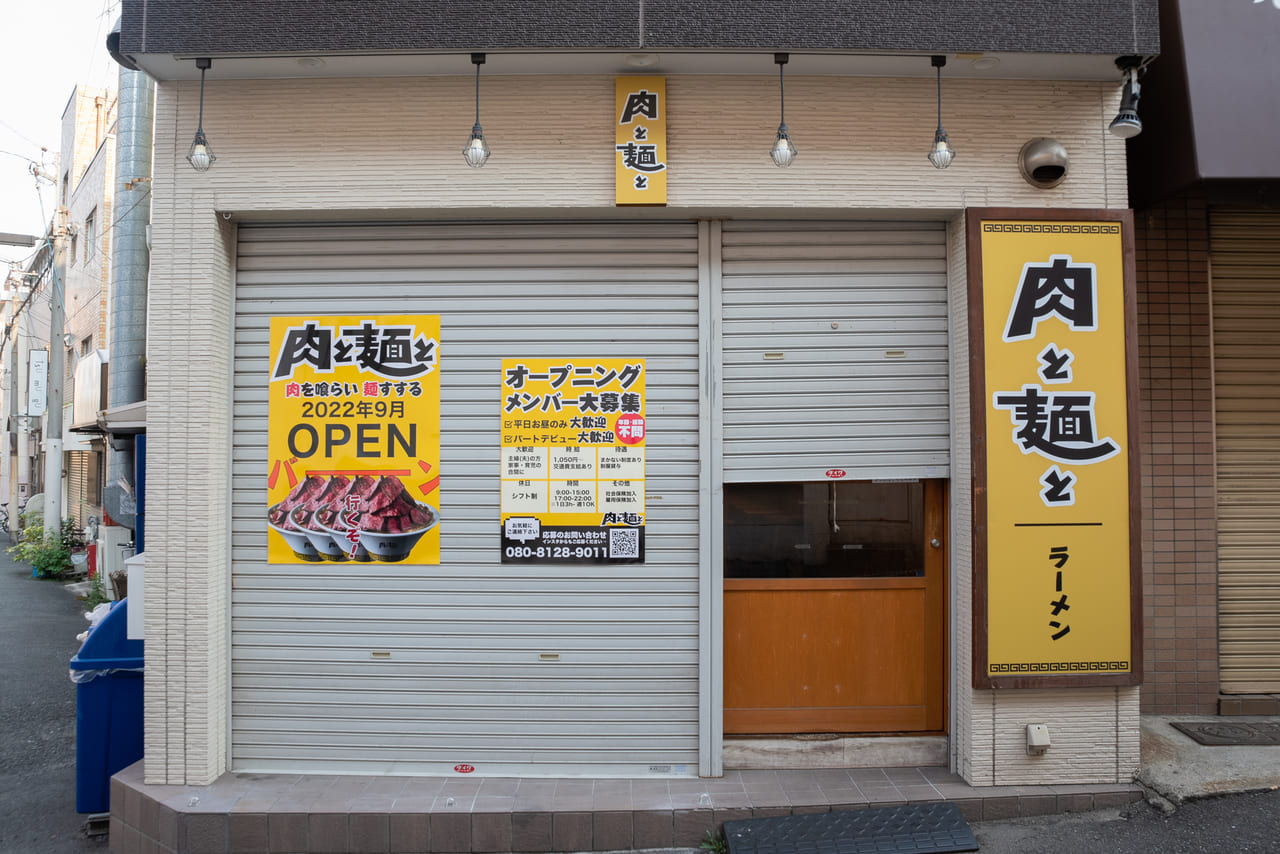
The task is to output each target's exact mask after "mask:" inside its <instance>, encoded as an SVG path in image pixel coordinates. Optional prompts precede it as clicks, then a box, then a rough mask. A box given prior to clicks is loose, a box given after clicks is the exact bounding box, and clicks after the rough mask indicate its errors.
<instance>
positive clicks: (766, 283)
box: [721, 222, 950, 482]
mask: <svg viewBox="0 0 1280 854" xmlns="http://www.w3.org/2000/svg"><path fill="white" fill-rule="evenodd" d="M722 243H723V262H722V263H723V281H724V294H723V303H722V311H721V314H722V318H723V352H724V478H725V481H726V482H778V481H814V480H824V479H825V478H826V474H825V473H826V472H827V471H828V470H830V469H841V470H843V471H845V472H846V475H845V476H846V477H847V478H849V479H871V478H943V477H947V476H948V469H949V461H950V458H949V450H948V449H949V442H950V428H949V425H948V396H947V395H948V392H947V388H948V381H947V376H948V371H947V247H946V229H945V226H944V225H943V224H942V223H927V222H875V223H871V222H839V223H823V222H780V223H767V222H726V223H725V224H724V236H723V240H722Z"/></svg>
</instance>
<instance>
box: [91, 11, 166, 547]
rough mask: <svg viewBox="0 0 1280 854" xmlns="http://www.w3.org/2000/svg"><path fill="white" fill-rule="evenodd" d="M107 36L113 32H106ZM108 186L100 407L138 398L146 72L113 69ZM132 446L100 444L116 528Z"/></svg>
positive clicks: (143, 340) (142, 385) (105, 497)
mask: <svg viewBox="0 0 1280 854" xmlns="http://www.w3.org/2000/svg"><path fill="white" fill-rule="evenodd" d="M113 35H114V34H113ZM117 104H118V107H117V110H118V112H117V122H118V124H117V134H116V186H115V200H114V202H113V208H114V210H115V224H114V228H115V231H114V232H113V234H112V240H111V250H112V254H111V289H110V292H109V294H108V307H107V343H108V346H109V347H110V357H109V361H108V363H109V364H110V368H109V369H108V371H107V406H111V407H117V406H123V405H125V404H128V403H137V402H138V401H140V400H146V397H147V388H146V374H145V370H146V356H147V272H148V269H149V268H150V253H149V251H148V248H147V224H148V223H149V222H150V221H151V145H152V130H153V123H154V121H155V82H154V81H153V80H152V79H151V77H150V76H149V75H147V74H146V72H143V71H135V70H131V69H130V68H127V67H125V66H124V65H122V66H121V68H120V91H119V100H118V102H117ZM133 465H134V455H133V443H132V442H128V443H120V445H119V447H117V443H116V442H113V441H109V442H108V443H107V472H106V477H105V479H104V481H105V483H104V486H103V489H102V505H103V510H105V511H106V514H107V515H108V516H110V517H111V519H112V520H113V521H114V522H115V523H116V524H118V525H123V526H124V527H126V528H135V529H136V527H137V526H136V521H137V507H138V505H137V492H136V486H135V483H134V471H133Z"/></svg>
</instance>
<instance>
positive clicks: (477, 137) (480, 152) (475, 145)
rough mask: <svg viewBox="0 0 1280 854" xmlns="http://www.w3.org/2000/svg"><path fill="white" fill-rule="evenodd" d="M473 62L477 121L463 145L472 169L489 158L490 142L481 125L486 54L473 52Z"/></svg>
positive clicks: (466, 158)
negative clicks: (483, 70)
mask: <svg viewBox="0 0 1280 854" xmlns="http://www.w3.org/2000/svg"><path fill="white" fill-rule="evenodd" d="M471 62H472V63H473V64H474V65H475V67H476V123H475V127H473V128H471V136H470V137H468V138H467V144H466V145H464V146H463V147H462V157H463V159H464V160H466V161H467V165H468V166H470V167H471V168H472V169H479V168H480V167H481V166H483V165H484V164H485V162H486V161H487V160H488V159H489V143H487V142H485V141H484V131H483V130H482V129H481V127H480V66H482V65H484V54H483V53H473V54H471Z"/></svg>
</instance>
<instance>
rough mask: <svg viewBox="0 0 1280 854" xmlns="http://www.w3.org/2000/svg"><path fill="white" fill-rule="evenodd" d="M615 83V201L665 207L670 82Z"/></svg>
mask: <svg viewBox="0 0 1280 854" xmlns="http://www.w3.org/2000/svg"><path fill="white" fill-rule="evenodd" d="M614 82H615V97H614V104H615V106H614V120H615V128H616V131H617V134H616V143H615V146H614V179H615V183H616V191H615V201H616V203H617V204H619V205H665V204H666V203H667V79H666V78H665V77H619V78H617V79H616V80H615V81H614Z"/></svg>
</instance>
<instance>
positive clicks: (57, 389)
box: [44, 207, 67, 537]
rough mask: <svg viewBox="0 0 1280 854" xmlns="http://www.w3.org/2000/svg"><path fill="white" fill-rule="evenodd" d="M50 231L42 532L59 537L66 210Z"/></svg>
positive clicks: (63, 210)
mask: <svg viewBox="0 0 1280 854" xmlns="http://www.w3.org/2000/svg"><path fill="white" fill-rule="evenodd" d="M56 217H57V219H56V225H55V227H54V229H53V264H52V265H51V266H52V270H53V292H52V293H51V294H49V414H48V417H47V418H46V419H45V433H44V530H45V535H46V536H49V537H59V536H61V534H62V371H63V366H62V359H63V343H62V332H63V329H62V327H63V326H65V325H66V320H65V318H64V308H63V300H64V298H65V289H64V288H63V282H64V281H65V279H64V277H63V275H62V271H63V270H64V269H66V268H65V266H64V265H65V264H66V258H67V209H66V208H65V207H59V208H58V212H57V214H56Z"/></svg>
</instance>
